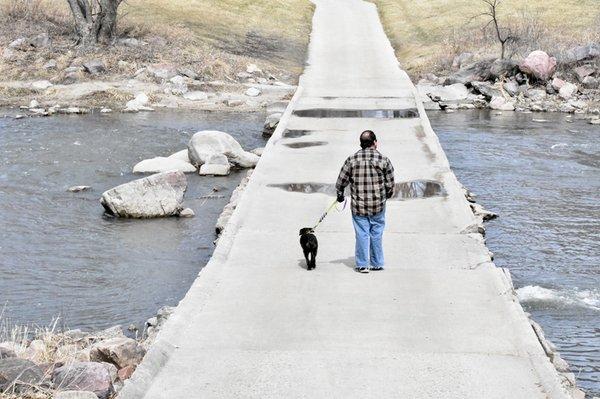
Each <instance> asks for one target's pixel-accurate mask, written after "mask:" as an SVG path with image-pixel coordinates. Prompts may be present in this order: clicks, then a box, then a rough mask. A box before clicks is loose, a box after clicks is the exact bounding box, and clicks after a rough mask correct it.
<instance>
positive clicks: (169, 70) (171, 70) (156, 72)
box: [146, 64, 178, 80]
mask: <svg viewBox="0 0 600 399" xmlns="http://www.w3.org/2000/svg"><path fill="white" fill-rule="evenodd" d="M146 70H147V71H148V73H149V74H150V75H152V76H154V77H155V78H157V79H162V80H169V79H171V78H173V77H175V76H177V73H178V71H177V68H176V67H175V66H174V65H171V64H152V65H148V67H147V68H146Z"/></svg>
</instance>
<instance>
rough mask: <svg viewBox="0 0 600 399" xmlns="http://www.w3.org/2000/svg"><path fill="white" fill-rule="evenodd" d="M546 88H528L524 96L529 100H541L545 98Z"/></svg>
mask: <svg viewBox="0 0 600 399" xmlns="http://www.w3.org/2000/svg"><path fill="white" fill-rule="evenodd" d="M546 95H547V93H546V90H543V89H529V90H527V91H526V92H525V96H526V97H527V98H529V99H531V101H542V100H544V99H545V98H546Z"/></svg>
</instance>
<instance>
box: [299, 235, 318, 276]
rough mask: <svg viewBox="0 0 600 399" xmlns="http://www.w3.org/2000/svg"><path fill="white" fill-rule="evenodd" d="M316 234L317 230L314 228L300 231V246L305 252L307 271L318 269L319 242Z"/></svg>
mask: <svg viewBox="0 0 600 399" xmlns="http://www.w3.org/2000/svg"><path fill="white" fill-rule="evenodd" d="M314 233H315V230H314V229H313V228H312V227H305V228H303V229H300V246H301V247H302V251H304V258H305V259H306V269H307V270H312V269H314V268H315V267H317V249H319V242H318V241H317V236H315V234H314ZM309 255H310V257H309Z"/></svg>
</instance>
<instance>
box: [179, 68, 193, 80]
mask: <svg viewBox="0 0 600 399" xmlns="http://www.w3.org/2000/svg"><path fill="white" fill-rule="evenodd" d="M177 72H179V74H180V75H183V76H187V77H188V78H190V79H192V80H196V79H198V74H197V73H196V72H194V71H192V70H191V69H189V68H179V69H178V70H177Z"/></svg>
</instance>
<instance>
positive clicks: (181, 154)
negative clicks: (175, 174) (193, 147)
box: [167, 148, 190, 163]
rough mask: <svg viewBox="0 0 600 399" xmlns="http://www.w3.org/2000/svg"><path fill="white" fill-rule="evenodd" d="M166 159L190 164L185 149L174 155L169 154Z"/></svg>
mask: <svg viewBox="0 0 600 399" xmlns="http://www.w3.org/2000/svg"><path fill="white" fill-rule="evenodd" d="M167 158H171V159H179V160H180V161H185V162H187V163H190V157H189V156H188V150H187V148H186V149H185V150H181V151H177V152H176V153H175V154H171V155H169V156H168V157H167Z"/></svg>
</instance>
